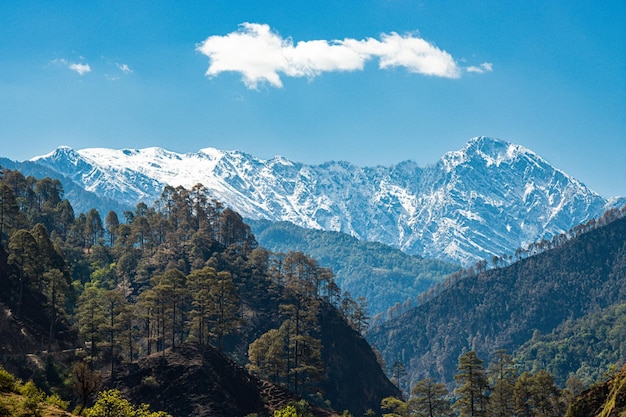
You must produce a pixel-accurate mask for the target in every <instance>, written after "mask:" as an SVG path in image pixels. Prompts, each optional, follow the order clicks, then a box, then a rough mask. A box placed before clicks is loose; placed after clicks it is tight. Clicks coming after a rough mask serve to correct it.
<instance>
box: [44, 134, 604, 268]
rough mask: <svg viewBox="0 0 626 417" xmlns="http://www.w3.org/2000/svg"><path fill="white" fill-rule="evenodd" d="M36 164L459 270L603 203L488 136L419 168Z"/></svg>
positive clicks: (218, 162) (71, 157) (145, 197)
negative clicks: (201, 195) (203, 201)
mask: <svg viewBox="0 0 626 417" xmlns="http://www.w3.org/2000/svg"><path fill="white" fill-rule="evenodd" d="M32 161H33V162H36V163H38V164H41V165H45V166H47V167H49V168H51V169H53V170H55V171H56V172H58V173H59V174H61V175H63V176H66V177H68V178H70V179H71V180H72V181H74V182H76V183H78V184H82V185H83V186H84V188H85V189H86V190H88V191H91V192H93V193H95V194H97V195H99V196H101V197H107V198H109V199H112V200H115V201H118V202H119V203H120V204H121V205H130V206H135V205H136V204H137V202H139V201H146V202H148V203H152V202H153V201H154V200H156V199H157V198H158V197H159V195H160V194H161V191H162V189H163V187H164V186H165V185H166V184H169V185H173V186H178V185H182V186H185V187H192V186H193V185H195V184H197V183H202V184H204V185H205V186H206V187H207V188H208V189H209V190H211V191H212V193H213V194H214V197H215V198H216V199H218V200H220V201H222V202H224V203H225V204H226V205H228V206H230V207H231V208H233V209H234V210H236V211H238V212H239V213H241V214H242V216H244V217H246V218H250V219H268V220H273V221H290V222H292V223H294V224H296V225H299V226H302V227H307V228H315V229H323V230H333V231H341V232H345V233H348V234H350V235H353V236H355V237H357V238H360V239H365V240H370V241H377V242H382V243H385V244H388V245H391V246H394V247H397V248H400V249H402V250H404V251H406V252H407V253H410V254H415V255H420V256H424V257H434V258H445V259H448V260H453V261H457V262H461V263H465V264H468V263H473V262H475V261H476V260H478V259H491V257H492V256H493V255H502V254H503V253H512V252H513V251H514V250H515V249H516V248H518V247H520V246H522V245H526V244H528V243H530V242H534V241H536V240H538V239H542V238H544V237H549V236H551V235H553V234H556V233H560V232H563V231H566V230H568V229H570V228H571V227H573V226H575V225H577V224H579V223H581V222H584V221H586V220H588V219H590V218H592V217H595V216H598V215H599V214H601V213H602V212H603V211H604V210H605V208H606V207H607V203H608V202H607V200H606V199H605V198H603V197H602V196H600V195H598V194H596V193H595V192H593V191H591V190H589V189H588V188H587V187H585V186H584V185H583V184H581V183H580V182H579V181H577V180H575V179H574V178H572V177H570V176H569V175H567V174H566V173H564V172H562V171H560V170H558V169H556V168H554V167H552V166H551V165H550V164H549V163H548V162H546V161H545V160H544V159H542V158H541V157H540V156H538V155H537V154H535V153H534V152H532V151H530V150H528V149H526V148H524V147H522V146H519V145H514V144H510V143H507V142H504V141H501V140H497V139H490V138H485V137H479V138H474V139H471V140H470V141H469V142H468V143H467V145H466V146H465V147H464V148H463V149H461V150H459V151H454V152H449V153H447V154H445V155H444V156H443V157H442V158H441V159H440V160H439V161H438V162H437V163H435V164H434V165H430V166H427V167H425V168H422V167H419V166H417V164H416V163H415V162H411V161H406V162H402V163H400V164H397V165H393V166H391V167H382V166H378V167H373V168H362V167H358V166H355V165H352V164H350V163H347V162H328V163H324V164H322V165H316V166H312V165H305V164H302V163H298V162H293V161H289V160H287V159H284V158H282V157H275V158H273V159H270V160H261V159H258V158H255V157H253V156H251V155H248V154H245V153H241V152H237V151H220V150H217V149H213V148H207V149H202V150H200V151H199V152H197V153H190V154H178V153H174V152H169V151H167V150H164V149H160V148H147V149H140V150H128V149H125V150H112V149H95V148H94V149H83V150H78V151H76V150H72V149H70V148H67V147H61V148H58V149H57V150H55V151H54V152H52V153H50V154H48V155H45V156H40V157H36V158H33V160H32ZM72 203H73V204H75V202H74V201H72Z"/></svg>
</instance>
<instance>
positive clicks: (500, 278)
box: [368, 212, 626, 383]
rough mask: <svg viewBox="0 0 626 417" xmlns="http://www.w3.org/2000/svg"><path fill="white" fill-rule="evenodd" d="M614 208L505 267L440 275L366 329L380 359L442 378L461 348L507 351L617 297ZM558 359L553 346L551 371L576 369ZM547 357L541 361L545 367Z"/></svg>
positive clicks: (625, 292)
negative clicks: (417, 301) (401, 308)
mask: <svg viewBox="0 0 626 417" xmlns="http://www.w3.org/2000/svg"><path fill="white" fill-rule="evenodd" d="M614 214H617V215H614V216H612V217H613V218H616V220H614V221H609V220H607V219H605V220H604V221H603V222H602V224H603V225H599V224H598V226H597V227H595V228H591V230H589V231H587V232H586V233H579V234H577V235H576V236H575V237H573V238H572V239H570V240H565V241H564V242H562V244H560V245H557V246H556V247H555V248H553V249H550V250H546V251H545V252H543V253H539V254H537V255H535V256H530V257H528V258H526V259H522V260H520V261H518V262H515V263H513V264H512V265H510V266H508V267H503V268H494V269H491V270H484V271H481V272H480V273H478V274H469V275H460V276H456V277H455V278H454V279H449V280H447V281H446V282H445V283H444V285H442V286H441V288H440V289H439V292H438V293H436V294H435V295H433V296H432V297H424V298H423V304H422V305H420V306H418V307H416V308H415V309H413V310H411V311H409V312H408V313H406V314H405V315H404V316H402V317H400V318H399V319H397V320H392V321H390V322H387V323H384V324H383V325H381V326H380V327H378V328H376V329H374V330H373V331H370V332H369V333H368V339H369V340H370V341H371V342H372V343H373V344H374V345H375V346H376V347H378V348H379V349H380V351H381V353H382V355H383V357H384V359H385V361H386V362H387V363H393V362H395V361H401V362H403V363H404V364H406V367H407V368H408V370H409V374H410V377H411V378H412V379H414V380H415V379H418V378H421V377H425V376H431V377H433V378H435V379H437V380H440V381H445V382H448V383H449V382H451V381H452V378H453V373H454V369H455V363H456V361H457V358H458V357H459V355H461V354H462V353H463V352H466V351H469V350H475V351H476V352H477V353H478V354H479V355H480V356H481V357H483V358H486V359H487V360H489V358H491V357H492V356H493V354H494V352H495V351H496V350H498V349H506V350H508V351H509V352H514V351H516V350H517V349H518V348H519V347H520V346H522V345H523V344H524V343H526V342H528V341H531V340H533V341H538V340H539V336H540V335H542V334H549V333H551V332H552V331H553V330H555V329H557V328H558V327H559V326H564V328H565V327H567V326H568V325H567V322H568V320H570V321H574V320H577V319H580V318H582V317H584V316H586V315H587V314H589V313H592V312H597V311H601V310H602V309H606V308H609V307H610V306H613V305H614V304H616V303H622V302H624V301H625V300H626V218H622V217H621V216H622V215H623V213H622V214H619V212H618V213H614ZM606 223H608V224H606ZM604 224H605V225H604ZM616 311H619V309H618V310H616ZM597 331H599V332H600V331H602V330H601V329H597ZM613 348H615V347H613ZM593 349H595V347H594V348H593ZM546 358H547V356H546ZM562 359H563V355H561V354H560V352H559V354H558V355H556V356H555V360H556V361H557V362H559V363H558V365H556V366H557V367H558V368H561V369H560V370H559V375H562V376H563V377H566V376H567V375H570V374H575V373H576V372H578V371H579V369H578V368H577V366H578V362H576V361H569V362H568V361H563V360H562ZM579 359H580V360H582V358H579ZM609 360H610V359H609V358H607V361H606V362H604V363H605V364H606V363H608V361H609ZM548 362H549V361H547V362H546V363H544V364H543V366H545V367H548V368H551V367H552V365H551V364H549V363H548ZM598 372H600V373H601V372H603V370H602V369H600V370H598Z"/></svg>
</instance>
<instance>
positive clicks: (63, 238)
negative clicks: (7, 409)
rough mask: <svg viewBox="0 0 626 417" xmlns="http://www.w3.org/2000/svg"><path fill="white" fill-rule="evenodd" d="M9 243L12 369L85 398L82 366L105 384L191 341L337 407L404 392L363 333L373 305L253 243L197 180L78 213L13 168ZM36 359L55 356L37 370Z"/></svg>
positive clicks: (2, 228) (308, 263)
mask: <svg viewBox="0 0 626 417" xmlns="http://www.w3.org/2000/svg"><path fill="white" fill-rule="evenodd" d="M0 243H1V245H0V246H1V250H0V271H1V272H2V276H1V277H0V278H1V279H0V285H1V286H2V290H3V291H2V292H1V296H0V297H1V299H0V301H1V302H2V303H3V310H4V315H3V321H4V325H3V326H2V327H1V328H0V331H3V332H5V333H3V334H4V335H6V339H4V340H7V342H6V343H3V344H2V348H3V352H4V353H10V354H11V357H10V358H8V357H4V359H5V360H8V359H10V360H9V361H8V362H7V363H6V365H7V366H8V367H12V368H13V369H15V371H16V372H18V374H19V375H20V376H21V377H25V378H32V379H36V380H38V381H39V383H40V385H42V386H43V387H44V388H45V389H46V390H49V391H51V392H52V391H54V392H58V393H59V394H60V395H62V396H64V397H67V398H68V399H70V400H71V401H75V402H76V403H77V404H82V405H83V406H84V405H86V403H87V402H88V401H89V400H91V399H93V397H90V396H88V395H84V396H83V397H82V398H78V397H77V396H76V395H75V393H73V392H72V385H74V387H75V388H76V384H77V383H78V381H79V380H84V379H85V378H84V377H85V374H80V373H78V374H77V372H76V369H80V367H79V368H77V366H79V365H80V364H81V363H83V364H87V365H88V367H89V369H91V370H92V371H93V372H95V374H90V375H92V376H93V378H95V379H94V380H102V381H103V384H104V385H103V386H106V384H108V383H110V382H111V381H114V380H115V381H118V379H116V378H118V372H121V369H122V368H123V367H124V366H125V365H127V364H130V363H133V362H135V361H138V360H140V359H142V358H146V357H150V356H151V355H164V354H165V353H167V352H171V351H175V350H176V349H178V348H180V347H182V346H187V344H189V343H195V344H198V345H199V346H208V345H212V346H214V347H215V349H217V351H221V352H223V353H225V354H227V355H229V356H230V357H231V358H232V359H233V360H234V361H235V363H238V364H239V365H240V366H246V367H247V368H248V369H249V370H250V371H251V372H253V373H254V374H256V375H258V376H260V377H261V378H265V379H268V380H271V381H272V382H273V383H275V384H276V385H279V386H283V387H284V388H285V389H288V390H291V391H292V392H293V393H294V394H295V395H298V396H301V397H304V398H305V399H307V400H308V401H310V402H314V403H318V404H320V405H323V406H325V407H333V408H335V409H337V410H339V411H341V410H344V409H349V410H351V411H353V412H355V413H363V412H365V410H366V409H369V408H373V409H377V408H378V406H379V404H380V400H381V399H382V398H383V397H385V396H388V395H397V394H398V391H397V388H396V387H395V386H393V385H392V384H391V383H390V382H389V380H388V379H387V378H386V377H385V376H384V373H383V372H382V370H381V368H380V365H379V363H378V362H377V359H376V356H375V354H374V352H372V350H371V348H370V347H369V345H368V344H367V343H366V342H365V340H364V339H363V338H362V337H361V336H360V334H359V333H358V331H359V330H362V329H363V328H364V327H365V324H366V321H367V313H366V312H365V311H364V310H363V309H362V308H361V307H362V306H360V305H359V304H358V303H357V302H355V301H354V300H352V299H350V298H346V297H345V296H342V294H341V290H340V288H339V287H338V286H337V284H336V282H335V280H334V276H333V273H332V271H331V270H330V269H327V268H322V267H320V266H319V265H318V264H317V262H316V261H315V260H314V259H312V258H310V257H308V256H305V255H304V254H302V253H300V252H287V253H283V254H275V253H272V252H270V251H268V250H266V249H263V248H260V247H258V245H257V242H256V239H255V237H254V235H253V234H252V233H251V231H250V227H249V226H248V225H247V224H245V223H244V222H243V220H242V218H241V217H240V216H239V214H237V213H236V212H234V211H232V210H230V209H225V208H223V207H222V205H221V204H220V203H219V202H217V201H214V200H212V199H211V198H210V197H209V196H208V194H207V192H206V189H205V188H204V187H202V186H201V185H197V186H195V187H193V189H191V190H186V189H184V188H182V187H178V188H173V187H166V188H165V189H164V191H163V194H162V196H161V198H160V199H159V200H158V201H157V202H156V203H155V204H154V206H150V207H149V206H147V205H145V204H143V203H140V204H138V205H137V207H136V208H135V209H134V210H132V211H125V212H123V213H119V214H118V213H116V212H114V211H109V212H108V213H107V214H106V215H104V216H102V215H101V214H100V213H99V212H98V210H96V209H90V210H89V211H88V212H86V213H80V214H76V213H74V210H73V208H72V206H71V205H70V204H69V202H68V201H67V200H65V199H63V187H62V186H61V183H60V181H58V180H53V179H50V178H44V179H41V180H37V179H35V178H34V177H26V176H24V175H22V174H21V173H20V172H17V171H10V170H4V171H2V177H0ZM22 334H23V335H30V337H28V338H26V337H21V335H22ZM44 350H46V351H47V352H48V353H47V354H42V353H41V351H44ZM62 351H65V352H62ZM27 354H36V355H35V356H34V357H38V356H41V355H45V356H41V357H42V358H47V359H46V360H48V362H49V365H42V366H35V367H33V366H31V365H32V363H31V364H29V363H27V362H26V360H27V359H26V358H30V357H33V356H32V355H31V356H27ZM62 357H63V358H62ZM55 359H58V360H59V362H58V363H57V362H55V361H54V360H55ZM72 367H74V371H72ZM33 369H34V372H33ZM353 370H359V372H360V373H361V374H360V376H359V377H358V378H355V377H354V374H353ZM29 372H30V374H29ZM244 372H245V371H244ZM81 375H82V377H81ZM96 376H97V377H96ZM72 381H74V382H72ZM196 383H197V381H196ZM347 385H350V386H351V388H352V390H353V391H351V392H354V393H355V395H354V396H349V397H348V396H346V395H345V394H344V392H345V391H344V389H343V388H344V387H345V386H347ZM372 387H373V389H372ZM83 394H85V393H84V392H83ZM88 397H89V398H88ZM143 401H144V402H149V398H147V399H144V400H143ZM270 410H271V408H270ZM209 415H210V414H209ZM215 415H218V414H215Z"/></svg>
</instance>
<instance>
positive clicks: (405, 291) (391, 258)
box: [250, 220, 459, 319]
mask: <svg viewBox="0 0 626 417" xmlns="http://www.w3.org/2000/svg"><path fill="white" fill-rule="evenodd" d="M250 227H252V230H253V231H254V235H255V236H256V238H257V240H258V241H259V243H260V244H261V245H263V247H266V248H268V249H270V250H272V251H275V252H288V251H290V250H297V251H301V252H304V253H306V254H307V255H309V256H311V257H313V258H314V259H316V260H317V261H318V262H319V264H320V265H322V266H325V267H327V268H330V269H332V271H333V272H334V273H335V279H336V280H337V284H338V285H339V286H340V287H341V289H342V290H343V291H348V293H349V294H350V295H351V296H352V297H353V298H354V299H358V298H360V297H363V298H364V299H365V300H366V301H367V303H368V306H369V312H370V314H371V315H372V316H375V315H377V314H380V315H382V318H383V319H385V318H387V317H386V316H387V313H389V317H393V316H394V314H396V313H394V311H400V310H402V307H401V304H403V303H405V302H407V300H408V301H409V302H411V300H414V299H415V298H416V297H417V296H418V295H419V294H421V293H422V292H424V291H426V290H427V289H428V288H430V287H432V286H433V285H435V284H436V283H438V282H441V281H443V280H444V278H445V277H446V276H447V275H449V274H451V273H453V272H454V271H456V270H457V269H458V268H459V267H458V266H457V265H454V264H451V263H448V262H444V261H440V260H436V259H424V258H421V257H419V256H413V255H408V254H406V253H404V252H402V251H401V250H398V249H394V248H392V247H390V246H387V245H384V244H382V243H376V242H367V241H363V240H359V239H357V238H355V237H352V236H349V235H347V234H345V233H340V232H329V231H323V230H314V229H304V228H302V227H298V226H296V225H294V224H292V223H289V222H270V221H267V220H254V221H250Z"/></svg>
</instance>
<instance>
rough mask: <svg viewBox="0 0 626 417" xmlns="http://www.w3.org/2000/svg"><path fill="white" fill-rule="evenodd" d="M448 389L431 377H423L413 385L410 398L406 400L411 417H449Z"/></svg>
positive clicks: (450, 411) (450, 410)
mask: <svg viewBox="0 0 626 417" xmlns="http://www.w3.org/2000/svg"><path fill="white" fill-rule="evenodd" d="M448 394H449V393H448V390H447V389H446V386H445V385H444V384H439V383H436V382H435V381H433V380H432V379H431V378H425V379H422V380H420V381H417V383H416V384H415V385H414V386H413V388H412V389H411V398H410V399H409V401H407V407H408V410H409V415H410V416H411V417H449V416H451V415H452V414H453V413H452V407H451V406H450V401H448V398H447V396H448Z"/></svg>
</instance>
